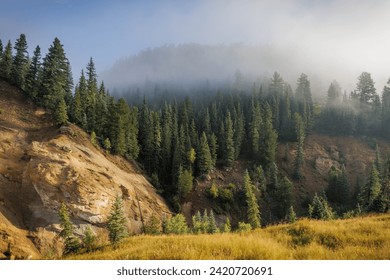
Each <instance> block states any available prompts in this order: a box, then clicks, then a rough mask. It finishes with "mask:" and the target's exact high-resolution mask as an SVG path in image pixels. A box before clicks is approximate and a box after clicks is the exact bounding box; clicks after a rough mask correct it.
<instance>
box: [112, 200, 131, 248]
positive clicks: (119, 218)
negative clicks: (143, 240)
mask: <svg viewBox="0 0 390 280" xmlns="http://www.w3.org/2000/svg"><path fill="white" fill-rule="evenodd" d="M107 229H108V237H109V239H110V241H111V243H112V244H116V243H118V242H119V241H120V240H122V239H123V238H124V237H126V236H127V235H128V231H127V227H126V218H125V215H124V212H123V201H122V198H121V197H120V196H117V197H116V198H115V201H114V202H113V204H112V206H111V212H110V215H109V216H108V220H107Z"/></svg>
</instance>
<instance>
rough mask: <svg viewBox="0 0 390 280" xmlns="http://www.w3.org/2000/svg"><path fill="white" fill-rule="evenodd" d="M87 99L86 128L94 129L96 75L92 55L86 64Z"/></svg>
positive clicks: (96, 91) (96, 92)
mask: <svg viewBox="0 0 390 280" xmlns="http://www.w3.org/2000/svg"><path fill="white" fill-rule="evenodd" d="M86 74H87V99H86V110H85V113H86V116H87V130H89V131H92V130H95V128H96V127H95V126H96V100H97V95H98V86H97V75H96V70H95V63H94V62H93V59H92V57H91V58H90V59H89V62H88V64H87V72H86Z"/></svg>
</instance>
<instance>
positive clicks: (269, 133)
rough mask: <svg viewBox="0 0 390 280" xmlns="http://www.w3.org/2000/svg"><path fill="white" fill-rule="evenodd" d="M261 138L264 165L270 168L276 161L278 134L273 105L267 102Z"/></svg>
mask: <svg viewBox="0 0 390 280" xmlns="http://www.w3.org/2000/svg"><path fill="white" fill-rule="evenodd" d="M264 114H265V115H264V121H263V129H262V132H263V133H262V135H261V137H260V139H261V145H260V147H261V149H260V151H261V158H262V162H263V166H264V167H265V168H266V170H268V169H269V168H270V166H271V165H272V163H274V162H275V157H276V148H277V139H278V135H277V133H276V131H275V130H274V129H273V126H272V111H271V107H270V106H269V105H268V104H266V106H265V110H264Z"/></svg>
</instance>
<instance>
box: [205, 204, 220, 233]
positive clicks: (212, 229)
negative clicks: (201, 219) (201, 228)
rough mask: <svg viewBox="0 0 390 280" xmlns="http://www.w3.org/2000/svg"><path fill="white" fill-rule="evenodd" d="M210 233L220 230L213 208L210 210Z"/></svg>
mask: <svg viewBox="0 0 390 280" xmlns="http://www.w3.org/2000/svg"><path fill="white" fill-rule="evenodd" d="M207 232H208V233H211V234H214V233H217V232H218V227H217V224H216V223H215V217H214V212H213V210H212V209H211V210H210V215H209V226H208V230H207Z"/></svg>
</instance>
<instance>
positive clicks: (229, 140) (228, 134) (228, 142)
mask: <svg viewBox="0 0 390 280" xmlns="http://www.w3.org/2000/svg"><path fill="white" fill-rule="evenodd" d="M224 127H225V131H224V132H225V142H224V144H225V146H224V148H225V151H224V165H225V166H226V167H232V166H233V161H234V159H235V157H234V156H235V151H234V131H233V123H232V119H231V116H230V112H228V113H227V116H226V119H225V126H224Z"/></svg>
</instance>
